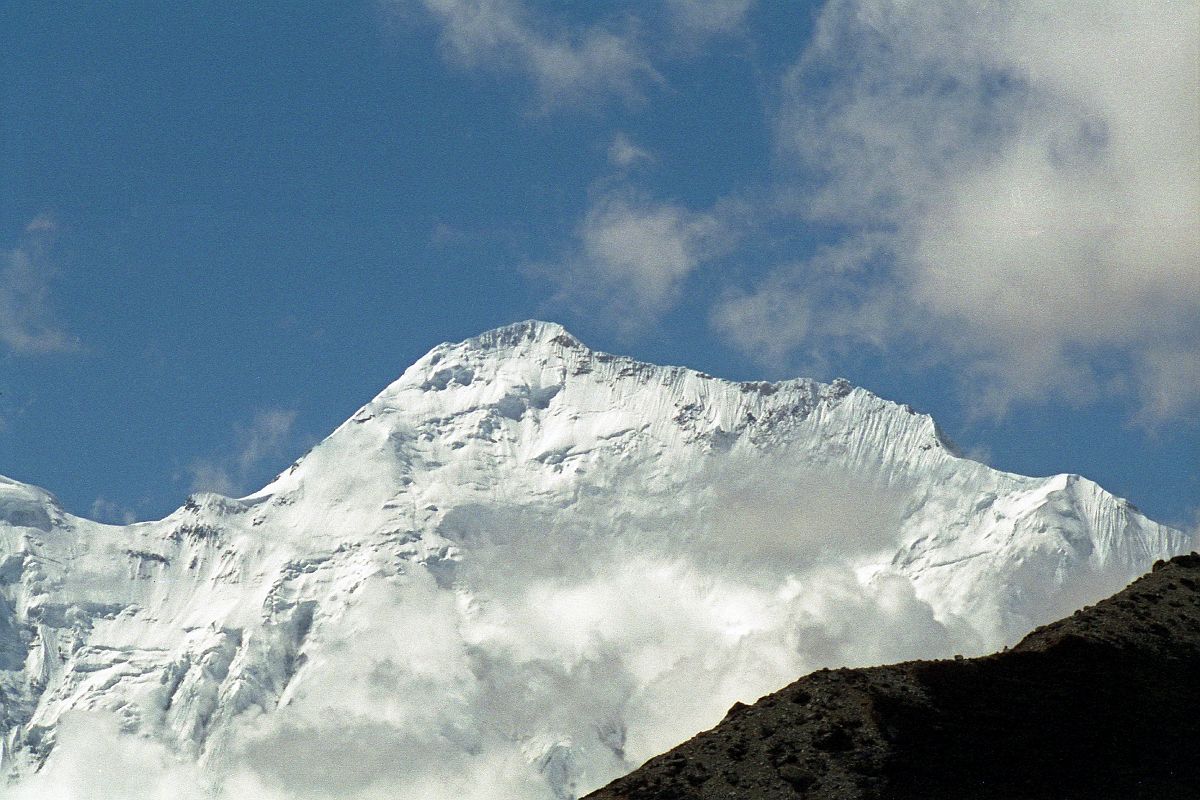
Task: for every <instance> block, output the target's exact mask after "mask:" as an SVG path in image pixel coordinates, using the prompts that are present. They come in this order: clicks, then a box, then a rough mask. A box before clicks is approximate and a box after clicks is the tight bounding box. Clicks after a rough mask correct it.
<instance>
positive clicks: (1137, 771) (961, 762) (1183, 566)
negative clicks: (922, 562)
mask: <svg viewBox="0 0 1200 800" xmlns="http://www.w3.org/2000/svg"><path fill="white" fill-rule="evenodd" d="M1197 742H1200V556H1198V555H1197V554H1195V553H1193V554H1191V555H1190V556H1179V557H1177V558H1174V559H1172V560H1171V561H1169V562H1159V563H1157V564H1155V567H1154V571H1153V572H1151V573H1150V574H1148V575H1145V576H1143V577H1141V578H1139V579H1138V580H1137V581H1135V582H1134V583H1132V584H1131V585H1130V586H1128V587H1127V588H1126V589H1124V590H1123V591H1121V592H1119V593H1118V594H1116V595H1114V596H1113V597H1110V598H1108V599H1107V600H1104V601H1102V602H1100V603H1098V604H1096V605H1095V606H1091V607H1088V608H1085V609H1082V610H1080V611H1077V612H1075V614H1074V615H1073V616H1071V617H1068V618H1066V619H1063V620H1059V621H1058V622H1054V623H1051V624H1049V625H1046V626H1043V627H1041V628H1038V629H1037V630H1035V631H1033V632H1032V633H1031V634H1029V635H1028V636H1026V637H1025V638H1024V639H1023V640H1022V641H1021V642H1020V644H1018V645H1016V646H1015V647H1014V648H1012V649H1011V650H1006V651H1004V652H1002V653H997V654H994V655H990V656H985V657H982V658H974V659H956V660H947V661H912V662H907V663H903V664H895V665H891V666H884V667H871V668H867V669H837V670H821V671H820V672H815V673H813V674H811V675H808V676H807V677H804V678H801V679H800V680H798V681H796V682H795V683H793V684H792V685H790V686H788V687H786V688H785V689H783V690H781V691H779V692H776V693H775V694H771V695H768V696H766V697H764V698H762V699H761V700H759V701H758V702H757V703H755V704H754V705H751V706H746V705H742V704H736V705H735V706H734V707H733V708H732V709H730V711H729V714H728V715H727V716H726V718H725V719H724V720H723V721H722V722H721V723H720V724H719V725H718V726H717V727H715V728H713V729H712V730H710V731H706V732H704V733H701V734H699V735H698V736H696V737H694V738H693V739H691V740H690V741H688V742H685V743H684V744H682V745H680V746H679V747H677V748H675V749H674V750H672V751H670V752H668V753H666V754H665V755H662V756H658V757H657V758H654V759H651V760H650V761H649V762H647V763H646V764H645V765H644V766H642V767H641V768H640V769H638V770H636V771H634V772H633V773H631V774H629V775H627V776H625V777H623V778H620V779H618V780H616V781H614V782H613V783H611V784H609V785H608V786H607V787H605V788H604V789H601V790H599V791H597V792H594V793H593V794H590V795H588V800H716V798H722V799H725V798H755V799H756V800H757V798H762V799H763V800H772V799H774V798H779V800H797V798H807V799H808V800H833V799H834V798H837V800H858V799H860V798H861V799H862V800H875V799H878V800H938V799H939V798H946V799H947V800H949V799H951V798H953V800H975V799H976V798H978V799H979V800H983V799H984V798H986V799H987V800H1000V799H1001V798H1003V799H1004V800H1043V799H1044V800H1051V798H1053V800H1072V799H1074V798H1078V799H1079V800H1085V799H1086V800H1096V799H1097V798H1114V799H1115V798H1120V799H1121V800H1136V799H1137V798H1155V800H1171V799H1173V798H1181V799H1182V798H1189V799H1190V800H1194V799H1195V798H1198V797H1200V758H1197V753H1196V749H1195V748H1196V746H1197Z"/></svg>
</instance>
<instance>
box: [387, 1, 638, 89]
mask: <svg viewBox="0 0 1200 800" xmlns="http://www.w3.org/2000/svg"><path fill="white" fill-rule="evenodd" d="M414 6H415V7H418V8H421V9H423V10H424V11H425V12H426V13H427V14H428V15H430V16H432V18H433V19H434V20H435V21H436V22H437V24H438V25H439V26H440V29H441V37H440V38H441V44H442V47H443V49H444V51H445V53H446V56H447V58H449V59H450V60H451V61H453V62H455V63H457V64H460V65H462V66H464V67H468V68H486V69H492V70H503V71H515V72H518V73H521V74H523V75H525V76H527V77H528V78H529V79H530V80H532V81H533V83H534V85H535V86H536V89H537V93H538V96H539V97H540V98H541V101H542V103H543V104H544V105H546V106H547V107H548V106H551V105H556V104H562V103H567V104H572V103H581V102H584V101H589V102H590V101H592V100H594V98H595V97H596V96H616V97H619V98H625V99H629V98H637V97H640V96H641V94H642V90H643V87H644V86H645V85H647V84H648V83H654V82H657V81H659V80H661V79H660V77H659V75H658V73H657V72H656V71H655V69H654V68H653V67H652V66H651V65H650V61H649V60H648V59H647V57H646V56H645V54H644V53H643V52H642V47H641V44H640V42H639V38H638V34H637V28H636V25H635V24H634V21H633V20H632V19H629V20H626V21H625V22H624V23H623V24H622V25H620V26H616V25H594V26H591V27H587V28H578V27H576V28H574V29H569V28H567V27H565V26H556V25H554V23H553V22H552V20H551V19H550V18H549V17H548V15H543V14H535V13H532V12H531V11H530V10H529V9H527V8H526V7H525V6H524V5H523V4H522V3H520V2H519V1H518V0H417V2H416V3H413V2H401V3H397V4H396V7H397V8H399V9H407V10H411V9H412V8H413V7H414Z"/></svg>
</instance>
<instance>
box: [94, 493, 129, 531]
mask: <svg viewBox="0 0 1200 800" xmlns="http://www.w3.org/2000/svg"><path fill="white" fill-rule="evenodd" d="M89 516H91V518H92V519H95V520H99V521H100V522H110V523H113V524H115V525H129V524H131V523H133V522H136V521H137V512H136V511H134V510H133V509H131V508H126V507H125V506H123V505H121V504H120V503H118V502H116V501H113V500H109V499H108V498H107V497H105V496H104V495H100V496H99V497H97V498H96V499H95V500H94V501H93V502H92V507H91V510H90V514H89Z"/></svg>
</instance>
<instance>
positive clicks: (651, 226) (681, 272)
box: [535, 193, 735, 333]
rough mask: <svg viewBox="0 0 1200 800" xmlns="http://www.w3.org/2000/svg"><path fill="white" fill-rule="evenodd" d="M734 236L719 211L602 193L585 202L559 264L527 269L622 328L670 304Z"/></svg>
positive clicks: (562, 297) (651, 316) (635, 324)
mask: <svg viewBox="0 0 1200 800" xmlns="http://www.w3.org/2000/svg"><path fill="white" fill-rule="evenodd" d="M734 237H735V228H734V227H733V226H731V225H730V224H729V221H728V215H727V214H725V213H724V212H723V211H721V210H717V211H692V210H690V209H688V208H686V207H684V206H682V205H679V204H676V203H670V202H654V201H648V200H643V199H640V198H636V197H633V196H630V195H629V194H622V193H618V194H608V195H604V196H602V197H599V198H597V199H596V200H595V201H594V202H593V203H592V204H591V206H590V208H589V209H588V211H587V214H586V215H585V217H584V219H583V222H582V223H581V224H580V226H579V228H578V231H577V235H576V238H577V245H576V247H575V248H574V250H573V251H572V252H570V253H568V254H567V255H566V256H565V257H564V259H563V262H562V263H561V265H559V266H556V267H547V266H544V265H543V266H539V267H537V268H535V271H537V272H539V273H541V274H544V275H546V276H547V277H548V278H549V279H550V280H552V281H554V282H555V283H557V284H558V285H559V286H560V287H561V289H560V292H559V294H558V296H557V300H559V301H561V302H564V303H566V304H568V305H576V306H586V307H587V308H588V309H589V312H590V313H599V314H601V315H603V316H604V317H605V318H606V319H607V320H608V321H609V322H611V323H612V324H613V325H614V327H616V328H617V329H618V330H621V331H624V332H626V333H629V332H632V331H634V330H637V329H638V328H640V327H643V326H645V325H646V324H648V323H650V322H652V321H653V320H654V319H655V318H657V317H658V316H659V315H660V314H662V313H663V312H664V311H666V310H667V309H669V308H670V307H671V306H672V305H674V304H675V303H676V302H677V301H678V299H679V297H680V295H681V293H682V290H683V285H684V282H685V281H686V280H687V278H688V276H689V275H691V274H692V272H693V271H694V270H695V269H696V268H697V267H698V266H700V265H701V264H702V263H704V262H705V261H707V260H709V259H712V258H714V257H716V256H719V255H721V254H723V253H725V252H727V251H728V250H729V248H730V247H731V246H732V244H733V241H734Z"/></svg>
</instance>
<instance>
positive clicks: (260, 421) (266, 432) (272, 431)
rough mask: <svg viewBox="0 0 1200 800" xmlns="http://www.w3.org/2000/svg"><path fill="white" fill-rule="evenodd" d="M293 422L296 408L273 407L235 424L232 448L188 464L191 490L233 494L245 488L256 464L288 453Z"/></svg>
mask: <svg viewBox="0 0 1200 800" xmlns="http://www.w3.org/2000/svg"><path fill="white" fill-rule="evenodd" d="M295 423H296V412H295V411H292V410H287V409H280V408H273V409H267V410H265V411H260V412H258V413H257V414H255V415H254V418H253V419H252V420H251V421H250V423H249V424H239V425H235V426H234V432H233V433H234V442H235V446H234V452H232V453H230V454H227V455H224V456H220V457H215V458H199V459H195V460H194V461H192V463H191V464H189V465H188V473H189V475H190V477H191V484H190V486H191V490H192V491H204V492H216V493H218V494H224V495H234V494H237V493H238V492H240V491H242V490H244V489H246V488H247V487H246V486H245V483H246V481H247V480H249V479H250V478H252V477H254V472H255V470H257V469H258V467H260V466H261V465H263V464H264V463H266V462H269V461H271V460H275V459H279V458H281V457H283V456H286V455H287V449H288V446H289V445H290V444H291V438H292V428H293V427H294V425H295Z"/></svg>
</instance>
